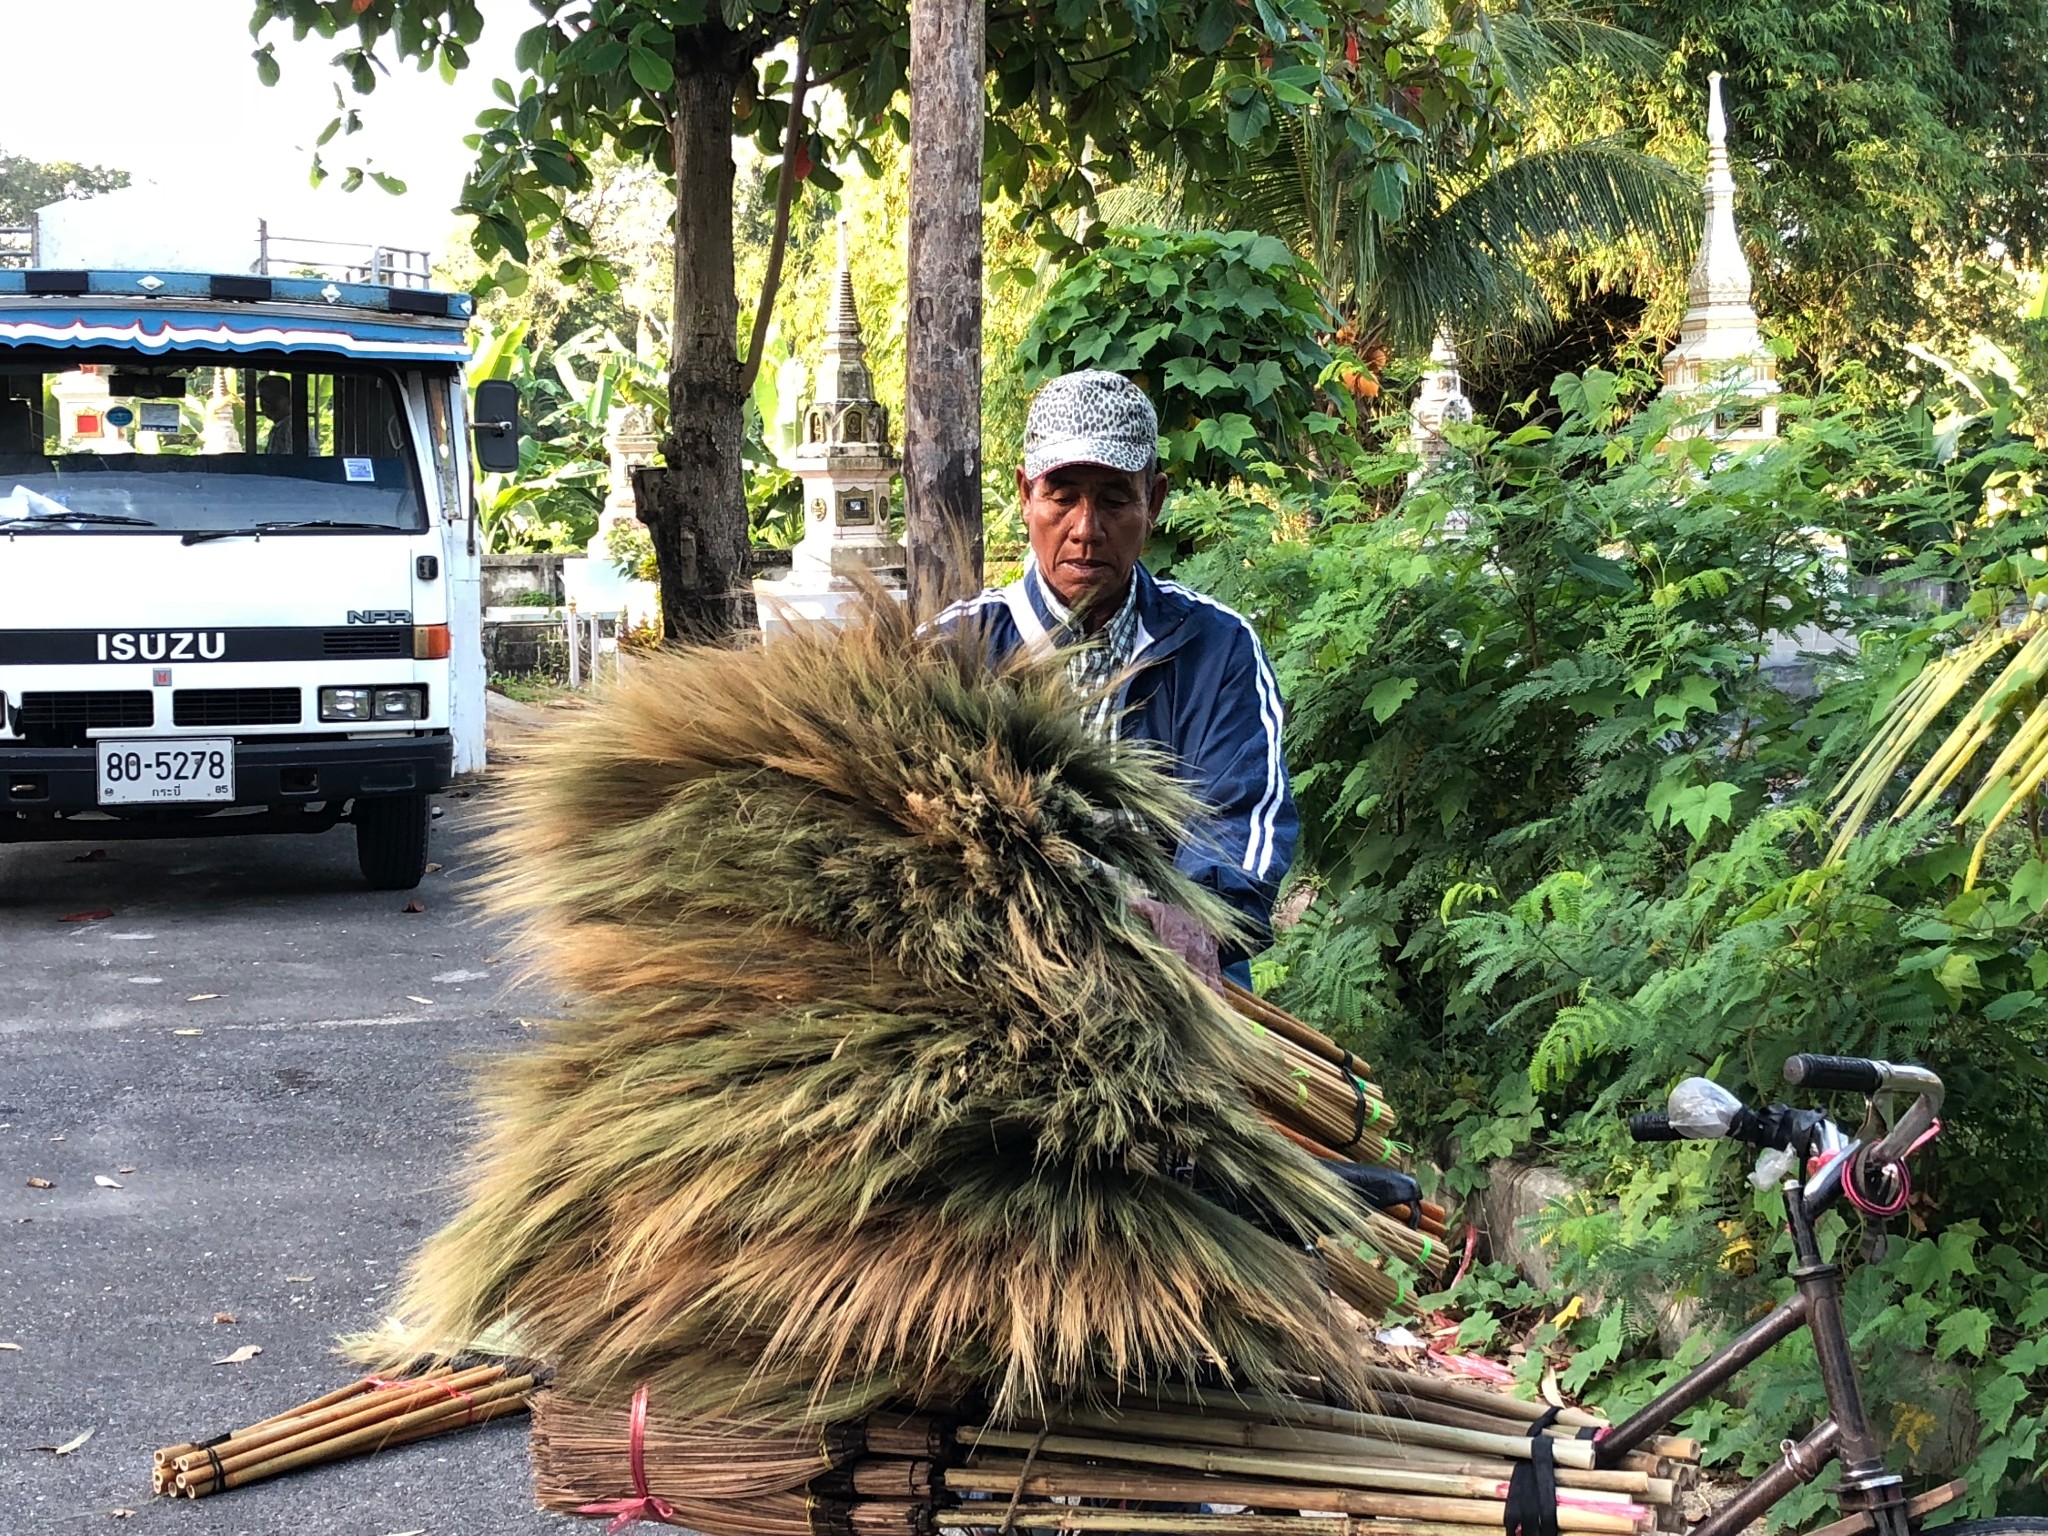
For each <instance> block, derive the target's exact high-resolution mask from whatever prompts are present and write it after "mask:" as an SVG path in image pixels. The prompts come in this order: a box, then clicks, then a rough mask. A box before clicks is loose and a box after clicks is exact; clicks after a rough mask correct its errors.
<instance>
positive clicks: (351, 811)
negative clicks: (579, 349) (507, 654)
mask: <svg viewBox="0 0 2048 1536" xmlns="http://www.w3.org/2000/svg"><path fill="white" fill-rule="evenodd" d="M469 313H470V300H469V299H468V297H467V296H465V295H460V294H447V293H438V292H433V291H430V290H426V289H420V288H402V287H386V286H379V285H370V284H353V283H344V282H337V281H333V280H329V279H323V278H319V277H310V278H305V277H269V276H256V275H249V274H246V273H242V274H212V275H208V274H191V273H182V272H174V271H144V270H123V271H99V270H83V271H79V270H50V269H47V268H41V269H28V270H13V271H0V843H7V842H20V841H42V840H72V839H90V840H92V841H94V842H100V841H106V840H112V839H117V838H124V837H191V836H204V835H214V834H232V833H252V832H280V831H299V832H321V831H325V830H327V829H328V828H331V827H333V826H335V825H336V824H338V823H341V822H347V823H350V824H352V825H353V826H354V828H355V838H356V852H357V859H358V862H359V864H360V866H361V869H362V872H363V875H364V877H365V878H366V879H368V880H369V882H370V883H371V884H372V885H373V886H376V887H379V888H382V889H390V890H402V889H409V888H410V887H412V886H413V885H416V884H417V883H418V881H419V879H420V876H421V874H422V873H423V872H424V869H425V866H426V862H427V841H428V829H429V827H430V825H431V819H432V818H431V811H430V807H429V796H431V795H432V794H434V793H435V792H436V791H437V790H441V789H443V788H445V787H447V785H448V784H449V783H450V781H451V779H452V778H453V777H454V776H456V775H460V774H464V773H469V772H474V771H478V770H481V768H482V767H483V752H484V744H483V734H484V733H483V726H484V703H483V693H484V675H483V656H482V645H481V635H480V617H481V608H480V605H479V583H478V567H479V561H478V548H477V529H476V523H475V520H474V517H473V515H472V498H471V492H470V459H471V451H472V446H474V448H475V452H476V455H477V457H478V459H479V461H480V463H482V464H483V465H484V466H485V467H493V468H502V467H506V466H507V465H508V464H509V463H510V462H514V461H516V452H517V434H518V424H517V410H516V397H515V398H508V397H510V396H511V386H510V385H506V384H497V385H485V386H483V387H482V388H481V389H480V390H479V392H478V394H479V400H478V407H479V408H478V412H477V415H478V417H479V418H480V419H481V423H482V424H481V425H480V426H479V427H477V428H476V429H475V436H474V443H472V430H471V429H470V427H469V426H468V422H469V409H468V407H469V402H468V400H467V398H466V391H465V386H464V381H463V373H462V364H463V361H464V359H465V358H466V357H467V355H468V344H467V330H468V321H469Z"/></svg>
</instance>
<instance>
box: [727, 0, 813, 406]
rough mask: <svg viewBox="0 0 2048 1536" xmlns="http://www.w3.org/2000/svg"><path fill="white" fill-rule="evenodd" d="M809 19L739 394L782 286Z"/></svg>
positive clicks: (753, 370)
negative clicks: (771, 228)
mask: <svg viewBox="0 0 2048 1536" xmlns="http://www.w3.org/2000/svg"><path fill="white" fill-rule="evenodd" d="M809 18H810V8H809V7H808V6H806V7H805V8H804V11H803V13H802V14H801V15H799V16H798V17H797V25H796V66H795V68H794V69H793V70H792V71H791V72H790V82H789V125H788V127H787V128H785V129H784V131H783V136H782V174H781V175H780V176H778V177H777V178H776V181H775V235H774V237H773V239H771V240H770V241H769V244H768V266H767V270H765V271H764V272H763V273H762V274H761V297H760V300H759V302H757V303H756V304H755V305H754V334H753V336H752V337H751V338H750V339H749V341H748V343H747V360H746V362H744V363H743V364H741V366H740V393H741V394H743V395H744V394H749V393H751V392H752V391H753V388H754V380H755V379H757V378H759V377H760V375H761V350H762V348H763V347H765V346H766V345H767V342H768V322H769V320H770V319H771V318H772V317H773V316H774V314H775V295H776V291H777V290H778V289H779V288H780V287H781V286H782V258H783V254H784V253H785V252H786V251H787V250H788V249H789V211H790V209H791V207H793V206H794V204H795V202H796V189H797V183H798V182H799V181H801V180H802V179H803V178H801V177H800V176H798V175H796V174H795V173H796V152H797V147H798V146H799V145H800V144H801V143H802V142H803V132H804V128H805V122H804V96H805V94H806V93H807V92H808V91H809V90H810V88H811V82H810V71H811V45H810V43H809V42H807V41H806V40H805V38H804V30H805V29H804V23H805V22H806V21H807V20H808V19H809Z"/></svg>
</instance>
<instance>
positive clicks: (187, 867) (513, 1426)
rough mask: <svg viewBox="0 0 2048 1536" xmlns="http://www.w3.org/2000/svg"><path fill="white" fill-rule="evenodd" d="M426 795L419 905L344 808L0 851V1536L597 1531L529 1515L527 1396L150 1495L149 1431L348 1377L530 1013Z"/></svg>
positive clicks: (453, 806)
mask: <svg viewBox="0 0 2048 1536" xmlns="http://www.w3.org/2000/svg"><path fill="white" fill-rule="evenodd" d="M443 803H444V804H445V805H446V807H447V813H446V815H445V816H444V817H443V819H442V820H440V821H439V822H437V823H436V827H435V851H434V857H435V858H436V859H438V860H439V861H440V862H441V863H442V864H443V865H444V866H445V867H444V869H443V870H441V871H440V872H436V873H431V874H429V875H428V877H427V879H426V881H425V883H424V884H423V885H422V887H421V888H420V890H419V892H418V893H417V896H418V899H419V900H420V901H421V902H422V904H423V905H424V906H425V909H426V910H425V911H424V912H422V913H418V914H408V913H406V912H405V911H404V910H403V908H404V907H405V905H406V902H407V899H408V898H407V897H406V896H405V895H402V894H401V895H394V894H391V893H388V892H375V891H370V890H367V889H365V888H364V886H363V884H362V881H361V879H360V877H359V876H358V875H357V872H356V868H355V856H354V843H353V839H352V836H351V834H350V833H349V832H348V831H347V829H345V828H344V829H338V830H336V831H335V832H332V833H328V834H325V835H323V836H320V837H304V838H285V837H270V838H223V839H217V840H194V841H186V842H165V843H109V844H107V845H105V857H104V858H101V859H83V860H82V859H81V855H85V854H87V853H88V852H89V850H90V848H91V847H93V846H95V845H91V844H62V843H59V844H45V845H36V846H27V847H21V846H0V1345H4V1346H14V1345H18V1346H19V1348H11V1347H0V1536H17V1533H31V1532H44V1531H71V1530H92V1529H97V1528H101V1527H106V1526H107V1525H108V1524H109V1521H110V1520H112V1521H114V1522H115V1523H114V1524H113V1526H112V1528H113V1529H116V1530H122V1531H145V1530H146V1531H154V1532H165V1533H168V1532H177V1533H181V1536H182V1533H191V1536H231V1533H234V1536H241V1533H246V1536H273V1533H282V1532H293V1533H298V1532H308V1533H320V1536H325V1533H329V1532H333V1533H346V1536H388V1533H397V1532H424V1533H428V1536H464V1533H476V1536H483V1533H490V1536H499V1533H509V1532H520V1531H541V1530H549V1531H554V1532H557V1533H562V1532H567V1531H576V1530H582V1529H586V1528H587V1529H591V1530H595V1529H597V1527H594V1526H592V1527H584V1526H583V1525H581V1524H580V1523H571V1522H565V1521H562V1520H560V1519H556V1518H551V1517H547V1516H543V1515H541V1514H539V1513H538V1512H537V1511H535V1510H534V1509H533V1507H532V1504H531V1499H530V1494H529V1487H528V1476H527V1470H526V1455H525V1450H526V1442H525V1421H524V1420H523V1419H521V1418H513V1419H508V1420H504V1421H502V1422H500V1423H497V1424H492V1425H488V1426H485V1427H484V1428H482V1429H479V1430H476V1431H472V1432H470V1433H468V1434H463V1435H458V1436H454V1437H451V1438H447V1439H440V1440H432V1441H427V1442H423V1443H421V1444H417V1445H413V1446H408V1447H403V1448H400V1449H397V1450H394V1451H391V1452H388V1453H386V1454H384V1455H381V1456H379V1457H376V1458H374V1459H371V1460H366V1461H355V1462H350V1463H346V1464H342V1465H338V1466H330V1467H324V1468H318V1469H314V1470H311V1471H308V1472H305V1473H302V1474H299V1475H295V1476H291V1477H286V1478H281V1479H278V1480H276V1481H273V1482H269V1483H265V1484H260V1485H256V1486H252V1487H250V1488H246V1489H240V1490H235V1491H231V1492H229V1493H227V1494H226V1495H223V1496H221V1497H218V1498H213V1499H205V1500H200V1501H198V1502H196V1503H195V1502H192V1501H188V1500H176V1501H174V1500H169V1499H156V1498H152V1496H151V1495H150V1492H149V1481H148V1478H149V1465H150V1453H151V1452H152V1451H153V1450H154V1449H155V1448H156V1447H157V1446H160V1445H166V1444H170V1443H173V1442H176V1441H182V1440H186V1439H190V1438H196V1437H200V1436H204V1435H207V1434H211V1433H214V1432H217V1431H219V1430H222V1429H227V1428H229V1427H232V1426H234V1425H237V1424H243V1423H248V1422H250V1421H252V1420H254V1419H258V1418H261V1417H264V1416H265V1415H268V1414H270V1413H274V1412H277V1411H279V1410H280V1409H283V1408H286V1407H289V1406H290V1405H291V1404H293V1403H296V1402H301V1401H304V1400H305V1399H307V1398H309V1397H312V1396H315V1395H316V1394H318V1393H320V1392H323V1391H326V1390H328V1389H330V1388H332V1387H334V1386H337V1385H340V1384H342V1383H343V1382H345V1381H347V1380H350V1379H351V1378H352V1376H353V1374H354V1373H353V1372H351V1371H350V1369H349V1368H348V1367H347V1366H346V1365H345V1364H344V1363H343V1362H342V1361H340V1360H339V1359H337V1358H336V1357H335V1356H334V1354H333V1353H332V1347H333V1341H334V1339H335V1337H336V1336H337V1335H339V1334H342V1333H346V1332H349V1331H352V1330H357V1329H362V1328H366V1327H371V1326H374V1325H375V1324H376V1323H377V1322H378V1321H379V1319H380V1318H381V1317H382V1316H383V1315H384V1312H385V1310H386V1308H387V1305H388V1298H389V1296H390V1293H391V1287H392V1285H393V1283H394V1282H395V1280H396V1279H397V1277H398V1274H399V1271H400V1269H401V1267H402V1266H403V1264H404V1263H405V1261H406V1259H407V1257H408V1256H409V1255H410V1254H411V1253H412V1251H413V1250H414V1249H415V1248H416V1247H417V1245H418V1243H419V1241H420V1239H421V1238H422V1236H423V1235H424V1234H426V1233H427V1232H428V1231H430V1230H432V1229H433V1227H434V1226H435V1225H436V1224H437V1223H439V1222H440V1221H441V1220H442V1219H443V1218H444V1217H445V1216H446V1215H447V1213H448V1212H449V1211H450V1209H451V1208H452V1206H453V1204H454V1195H453V1189H452V1185H451V1180H452V1178H453V1177H454V1175H455V1174H456V1172H457V1171H458V1168H459V1164H460V1159H461V1154H462V1151H463V1148H464V1146H465V1145H466V1142H467V1139H468V1129H469V1111H468V1108H467V1104H466V1098H465V1094H464V1087H465V1084H466V1081H467V1078H468V1075H469V1073H470V1072H471V1071H472V1070H473V1069H474V1068H475V1067H476V1066H477V1064H479V1063H480V1062H483V1061H487V1060H488V1059H489V1058H490V1057H491V1056H492V1055H494V1054H499V1053H502V1052H504V1051H506V1050H507V1049H510V1048H514V1047H516V1046H517V1044H518V1042H519V1040H520V1037H521V1033H522V1030H521V1026H520V1023H519V1019H520V1016H521V1013H522V1011H528V1012H531V1011H533V1010H535V1009H536V1008H539V1007H544V1006H545V1004H544V1003H540V1002H537V1001H536V1000H535V998H534V997H533V996H531V995H530V994H527V995H522V994H520V993H518V992H516V991H515V990H513V988H512V987H511V986H510V984H509V978H508V976H507V975H506V973H507V972H508V971H509V970H510V969H511V968H512V967H511V965H510V964H509V963H506V964H500V963H499V956H498V954H497V951H496V948H495V942H496V936H495V935H494V934H493V932H492V930H491V929H490V928H489V927H488V926H487V925H485V924H484V923H482V922H481V921H479V920H478V919H477V918H476V916H475V915H474V913H473V912H472V911H470V910H468V909H467V908H466V906H465V903H464V901H463V900H462V898H461V896H460V893H459V889H458V884H457V882H458V881H459V879H460V877H461V876H462V875H463V873H464V871H465V866H469V867H470V868H472V869H473V865H474V859H473V852H472V849H473V843H474V837H475V833H476V831H477V827H478V824H479V822H480V821H481V819H482V810H481V807H480V804H479V803H478V802H476V801H465V800H462V799H458V798H453V797H444V801H443ZM101 909H111V911H112V913H113V915H112V916H111V917H106V918H102V919H99V920H96V921H86V922H65V921H63V920H62V919H64V918H65V917H67V916H72V915H76V914H81V913H88V912H93V911H97V910H101ZM206 994H217V995H212V996H208V995H206ZM32 1177H33V1178H40V1179H48V1180H50V1181H51V1182H52V1184H53V1186H54V1187H52V1188H49V1189H37V1188H32V1187H30V1186H29V1185H28V1182H27V1181H28V1180H29V1179H30V1178H32ZM99 1177H103V1178H106V1179H111V1180H113V1181H114V1182H115V1183H117V1184H119V1185H120V1186H121V1187H119V1188H106V1187H103V1186H102V1185H101V1184H99V1183H96V1182H95V1179H96V1178H99ZM216 1314H220V1315H221V1316H217V1315H216ZM223 1317H231V1318H232V1319H233V1321H232V1322H228V1321H224V1320H222V1318H223ZM245 1345H257V1346H260V1347H261V1349H262V1354H261V1355H260V1356H257V1357H255V1358H252V1359H250V1360H248V1361H247V1362H246V1363H243V1364H236V1365H222V1364H215V1363H214V1362H215V1361H218V1360H220V1359H222V1358H223V1357H225V1356H227V1355H229V1354H231V1353H232V1352H234V1351H235V1350H236V1349H237V1348H239V1347H241V1346H245ZM87 1430H90V1431H92V1438H91V1439H90V1440H88V1441H86V1442H85V1443H84V1444H83V1445H81V1446H79V1447H78V1449H76V1450H75V1451H73V1452H71V1453H70V1454H68V1455H64V1456H58V1455H56V1454H54V1453H53V1452H52V1451H51V1450H50V1449H46V1448H47V1447H55V1446H61V1445H64V1444H65V1443H67V1442H70V1441H72V1440H74V1439H75V1438H76V1437H77V1436H79V1435H81V1434H83V1433H84V1432H85V1431H87ZM121 1511H132V1514H126V1515H123V1514H120V1513H119V1512H121Z"/></svg>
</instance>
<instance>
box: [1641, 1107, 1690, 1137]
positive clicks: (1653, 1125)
mask: <svg viewBox="0 0 2048 1536" xmlns="http://www.w3.org/2000/svg"><path fill="white" fill-rule="evenodd" d="M1628 1133H1629V1135H1631V1136H1633V1137H1634V1138H1635V1139H1636V1140H1637V1141H1683V1140H1684V1139H1685V1138H1684V1137H1682V1136H1680V1135H1679V1134H1678V1129H1677V1127H1675V1126H1674V1125H1672V1123H1671V1117H1670V1116H1669V1115H1667V1114H1665V1113H1664V1111H1663V1110H1661V1109H1658V1110H1651V1111H1650V1112H1649V1113H1647V1114H1641V1115H1630V1116H1629V1117H1628Z"/></svg>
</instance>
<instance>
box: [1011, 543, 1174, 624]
mask: <svg viewBox="0 0 2048 1536" xmlns="http://www.w3.org/2000/svg"><path fill="white" fill-rule="evenodd" d="M1144 573H1145V567H1144V566H1143V565H1137V566H1133V567H1132V569H1131V579H1130V583H1129V585H1127V586H1126V587H1125V588H1124V600H1123V601H1122V602H1120V603H1118V604H1117V605H1116V610H1115V612H1113V613H1112V614H1111V615H1110V616H1109V619H1108V623H1110V624H1114V623H1116V622H1117V620H1119V619H1121V618H1122V617H1123V616H1124V615H1125V614H1127V613H1130V612H1131V611H1132V610H1134V609H1135V608H1136V607H1137V606H1138V584H1139V579H1140V577H1142V576H1143V575H1144ZM1024 590H1025V591H1026V592H1027V593H1028V594H1029V595H1030V597H1031V606H1032V607H1033V608H1035V609H1036V610H1037V611H1038V616H1039V618H1040V619H1041V620H1042V621H1043V623H1044V625H1045V628H1046V631H1047V632H1048V633H1050V634H1064V635H1066V636H1067V637H1068V638H1071V639H1075V640H1079V639H1081V638H1083V637H1082V632H1081V627H1080V625H1079V624H1078V623H1076V622H1075V616H1074V610H1073V609H1071V608H1069V607H1068V606H1067V605H1066V604H1065V603H1063V602H1061V601H1060V595H1059V594H1058V593H1057V592H1055V591H1053V589H1052V583H1051V582H1049V581H1047V580H1046V579H1045V573H1044V572H1043V571H1041V570H1040V569H1039V568H1038V560H1037V557H1036V556H1033V557H1031V558H1030V559H1028V560H1026V562H1025V565H1024Z"/></svg>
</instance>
